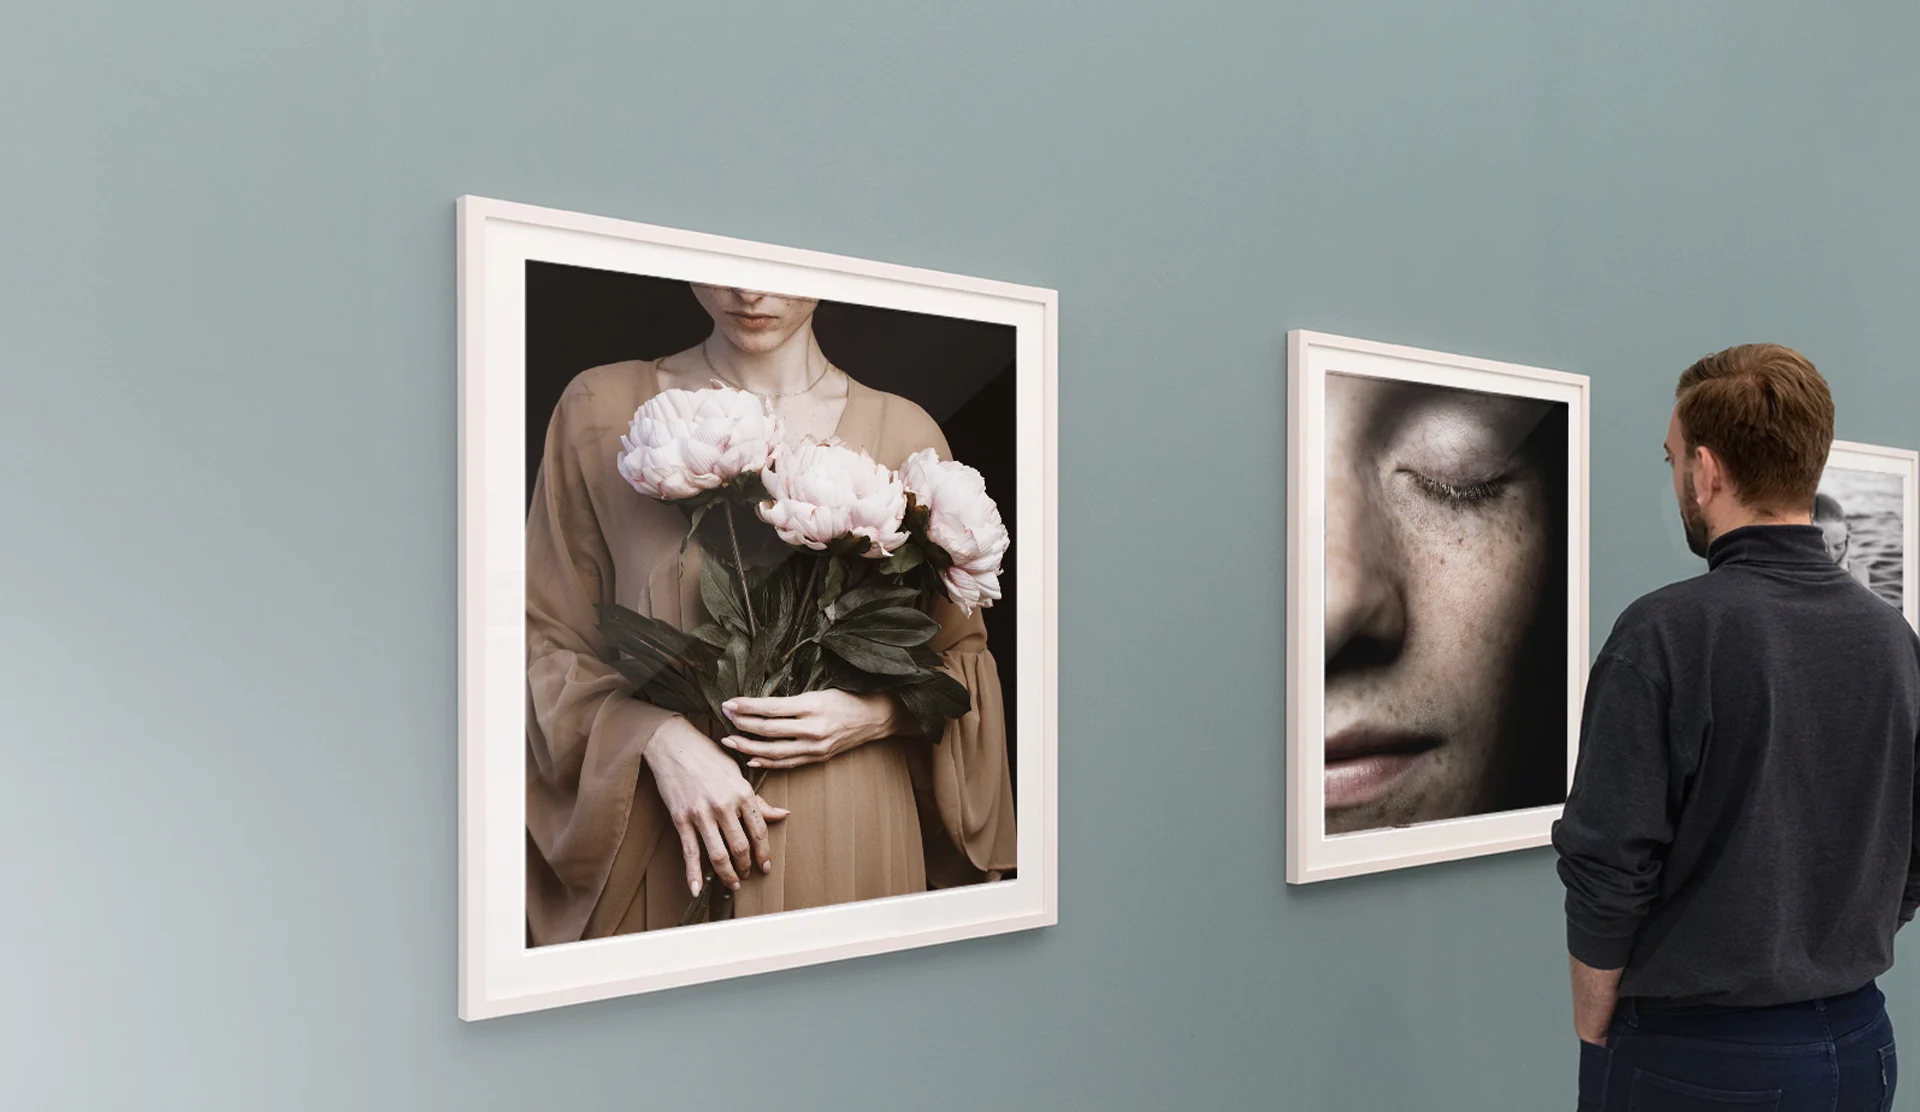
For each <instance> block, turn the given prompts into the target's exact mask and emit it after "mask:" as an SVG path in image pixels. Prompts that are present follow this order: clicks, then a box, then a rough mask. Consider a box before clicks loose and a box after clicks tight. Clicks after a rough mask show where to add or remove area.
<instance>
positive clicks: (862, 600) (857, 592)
mask: <svg viewBox="0 0 1920 1112" xmlns="http://www.w3.org/2000/svg"><path fill="white" fill-rule="evenodd" d="M918 594H919V592H918V591H915V590H914V589H913V588H911V587H901V586H898V585H897V584H893V583H869V584H867V585H866V586H863V587H855V588H854V589H853V590H851V591H848V592H847V593H846V594H844V595H841V596H840V600H839V601H838V602H835V603H834V604H833V607H832V608H831V609H829V610H828V611H827V617H829V618H831V619H832V620H834V621H836V622H838V621H840V620H841V619H843V618H847V617H850V616H851V615H854V614H857V613H859V612H860V611H861V610H864V609H867V608H868V607H873V608H875V609H878V608H880V607H885V606H902V605H907V604H910V603H912V602H913V600H914V599H915V597H916V596H918Z"/></svg>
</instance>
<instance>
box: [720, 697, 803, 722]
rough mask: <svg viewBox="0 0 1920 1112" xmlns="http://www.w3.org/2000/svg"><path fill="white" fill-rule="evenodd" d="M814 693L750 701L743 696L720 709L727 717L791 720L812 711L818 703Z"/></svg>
mask: <svg viewBox="0 0 1920 1112" xmlns="http://www.w3.org/2000/svg"><path fill="white" fill-rule="evenodd" d="M814 694H815V693H814V692H808V693H807V694H805V695H774V696H769V697H767V698H764V699H752V698H748V697H747V696H745V695H742V696H740V697H739V698H737V699H728V700H727V701H726V702H725V703H722V704H721V705H720V709H721V710H724V711H726V712H727V713H728V714H729V715H734V714H751V715H753V716H755V717H757V718H793V717H795V716H797V715H802V714H806V713H807V712H808V711H810V710H812V709H813V707H814V704H815V703H816V702H817V701H818V700H816V699H815V698H814V697H813V696H814Z"/></svg>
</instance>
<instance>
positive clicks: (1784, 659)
mask: <svg viewBox="0 0 1920 1112" xmlns="http://www.w3.org/2000/svg"><path fill="white" fill-rule="evenodd" d="M1708 566H1709V570H1708V572H1707V574H1706V575H1703V576H1700V577H1699V578H1696V579H1690V580H1687V581H1685V582H1683V583H1676V584H1674V585H1672V586H1670V587H1667V588H1664V589H1662V590H1659V591H1655V592H1654V593H1652V594H1650V595H1648V596H1646V597H1645V598H1643V599H1641V600H1640V601H1638V602H1636V603H1634V604H1633V605H1632V606H1630V607H1628V608H1627V611H1626V613H1624V614H1622V615H1621V616H1620V620H1619V622H1618V623H1617V624H1616V625H1615V626H1614V630H1613V635H1612V636H1611V637H1609V638H1608V639H1607V644H1606V647H1605V648H1604V649H1602V650H1601V651H1600V657H1599V659H1598V660H1596V661H1595V662H1594V665H1593V673H1592V676H1591V678H1590V679H1589V680H1588V684H1587V696H1586V707H1585V712H1584V722H1583V725H1582V728H1581V733H1580V759H1579V763H1578V765H1577V766H1576V768H1575V773H1574V780H1573V790H1572V792H1571V794H1569V795H1568V797H1567V806H1566V812H1565V815H1564V816H1563V817H1562V818H1561V820H1560V821H1559V823H1557V824H1556V825H1555V827H1554V831H1553V844H1554V848H1555V849H1557V850H1559V852H1560V879H1561V880H1562V881H1563V882H1564V883H1565V885H1566V888H1567V947H1568V949H1569V950H1571V951H1572V953H1573V956H1574V957H1576V958H1579V959H1580V960H1581V961H1583V962H1585V963H1586V964H1588V965H1590V966H1593V967H1595V968H1597V969H1620V968H1622V967H1624V969H1625V973H1624V975H1623V977H1622V979H1621V982H1620V993H1621V995H1623V996H1640V997H1652V998H1658V999H1664V1000H1671V1001H1679V1002H1685V1003H1703V1004H1731V1005H1764V1004H1781V1003H1790V1002H1795V1001H1804V1000H1813V999H1817V998H1820V997H1824V996H1833V995H1837V994H1839V993H1843V992H1848V991H1850V990H1852V989H1856V988H1859V987H1860V986H1862V985H1864V984H1866V983H1867V982H1868V981H1869V980H1871V979H1873V978H1874V977H1877V976H1879V975H1880V974H1881V973H1884V972H1886V971H1887V969H1888V968H1890V967H1891V966H1892V964H1893V934H1894V931H1895V930H1897V929H1898V928H1899V926H1900V924H1902V923H1904V922H1906V921H1907V920H1909V919H1911V918H1913V914H1914V909H1915V907H1916V905H1920V846H1916V844H1915V840H1914V835H1915V826H1914V810H1915V804H1916V784H1915V779H1914V773H1915V747H1916V744H1917V743H1920V639H1916V637H1915V635H1914V632H1913V630H1912V629H1911V628H1909V627H1908V626H1907V623H1906V621H1905V620H1904V619H1903V618H1902V617H1901V616H1900V614H1899V613H1898V612H1897V611H1896V610H1894V608H1893V607H1891V606H1888V605H1887V604H1886V603H1885V602H1883V601H1881V600H1880V599H1879V598H1877V597H1875V596H1874V595H1873V594H1872V593H1870V592H1869V591H1868V590H1867V589H1866V588H1864V587H1862V586H1860V585H1859V584H1858V583H1856V582H1855V581H1854V580H1853V578H1852V577H1851V576H1849V575H1848V574H1847V573H1846V572H1845V571H1843V570H1841V569H1840V568H1838V567H1836V566H1835V565H1834V563H1833V561H1832V560H1831V559H1829V558H1828V557H1827V553H1826V549H1825V547H1824V546H1823V545H1822V543H1821V535H1820V530H1819V529H1818V528H1815V527H1813V526H1798V525H1787V526H1756V527H1752V528H1747V529H1737V530H1734V531H1733V532H1730V533H1728V534H1726V535H1725V536H1723V537H1721V538H1720V539H1719V540H1717V541H1715V542H1714V544H1713V547H1712V550H1711V552H1710V554H1709V557H1708ZM1916 587H1920V584H1912V583H1908V584H1905V589H1907V590H1909V591H1911V590H1914V589H1916Z"/></svg>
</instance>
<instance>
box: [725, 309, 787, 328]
mask: <svg viewBox="0 0 1920 1112" xmlns="http://www.w3.org/2000/svg"><path fill="white" fill-rule="evenodd" d="M727 315H728V316H730V317H732V318H733V319H734V320H735V321H736V322H737V323H738V324H739V325H740V327H742V328H744V329H746V330H747V331H749V332H765V331H766V330H767V329H769V328H772V327H774V326H775V325H778V324H779V323H780V318H779V317H776V316H770V315H768V314H765V313H728V314H727Z"/></svg>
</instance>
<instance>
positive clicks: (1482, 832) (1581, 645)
mask: <svg viewBox="0 0 1920 1112" xmlns="http://www.w3.org/2000/svg"><path fill="white" fill-rule="evenodd" d="M1329 370H1336V371H1339V372H1341V373H1345V374H1357V375H1364V376H1371V377H1378V378H1391V379H1395V380H1399V381H1405V382H1421V383H1427V384H1430V385H1434V386H1445V387H1453V388H1456V389H1464V390H1479V391H1484V392H1488V393H1496V394H1511V395H1518V396H1522V397H1531V398H1541V399H1544V400H1548V401H1555V402H1563V403H1565V404H1566V405H1567V407H1568V414H1567V417H1568V419H1567V484H1568V489H1567V502H1566V505H1567V544H1568V553H1567V571H1568V576H1567V580H1568V582H1567V596H1566V606H1567V646H1566V647H1567V675H1566V683H1567V779H1568V783H1569V785H1571V783H1572V779H1573V766H1574V760H1575V757H1576V756H1577V754H1578V751H1579V745H1580V704H1581V697H1582V695H1583V694H1584V693H1585V689H1586V677H1587V668H1588V663H1589V662H1588V647H1587V620H1588V618H1587V582H1588V580H1587V550H1588V504H1587V503H1588V494H1587V477H1588V443H1589V433H1590V430H1589V420H1590V408H1589V406H1588V399H1589V384H1588V380H1587V378H1586V376H1584V375H1572V374H1565V373H1562V372H1559V371H1549V370H1542V369H1540V368H1538V367H1524V366H1519V365H1517V364H1512V363H1498V362H1494V361H1492V360H1489V359H1475V358H1471V357H1468V356H1462V355H1448V354H1445V353H1442V352H1436V351H1423V350H1421V349H1418V348H1410V347H1401V346H1398V345H1395V344H1382V343H1375V342H1373V341H1370V340H1355V339H1349V338H1346V337H1342V336H1330V335H1326V334H1324V333H1319V332H1306V331H1293V332H1289V333H1287V420H1288V438H1287V463H1288V467H1287V826H1288V830H1287V835H1288V836H1287V882H1288V883H1289V884H1308V883H1312V882H1315V881H1321V880H1332V879H1334V878H1337V877H1346V876H1357V875H1360V874H1363V873H1373V872H1380V871H1383V870H1387V869H1399V868H1405V867H1408V866H1412V865H1424V864H1430V863H1433V862H1438V861H1451V860H1456V859H1459V858H1464V857H1477V856H1480V855H1483V854H1490V853H1502V852H1505V851H1508V850H1516V849H1525V848H1529V847H1533V846H1540V845H1545V844H1547V841H1548V838H1549V835H1550V834H1551V831H1552V828H1553V823H1554V821H1555V820H1556V819H1558V818H1559V817H1560V811H1561V805H1558V804H1556V805H1554V806H1551V807H1532V808H1526V809H1522V810H1516V811H1503V812H1499V813H1495V814H1487V815H1472V816H1467V817H1463V818H1454V819H1442V820H1439V821H1435V822H1427V823H1420V824H1417V825H1413V826H1406V827H1395V828H1387V829H1379V830H1365V831H1357V832H1354V833H1350V834H1338V835H1328V834H1327V833H1326V809H1325V806H1324V785H1323V776H1324V774H1325V728H1326V722H1325V712H1326V644H1325V635H1324V626H1325V621H1324V614H1325V605H1326V535H1327V534H1326V526H1327V521H1326V382H1327V373H1328V371H1329Z"/></svg>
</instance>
